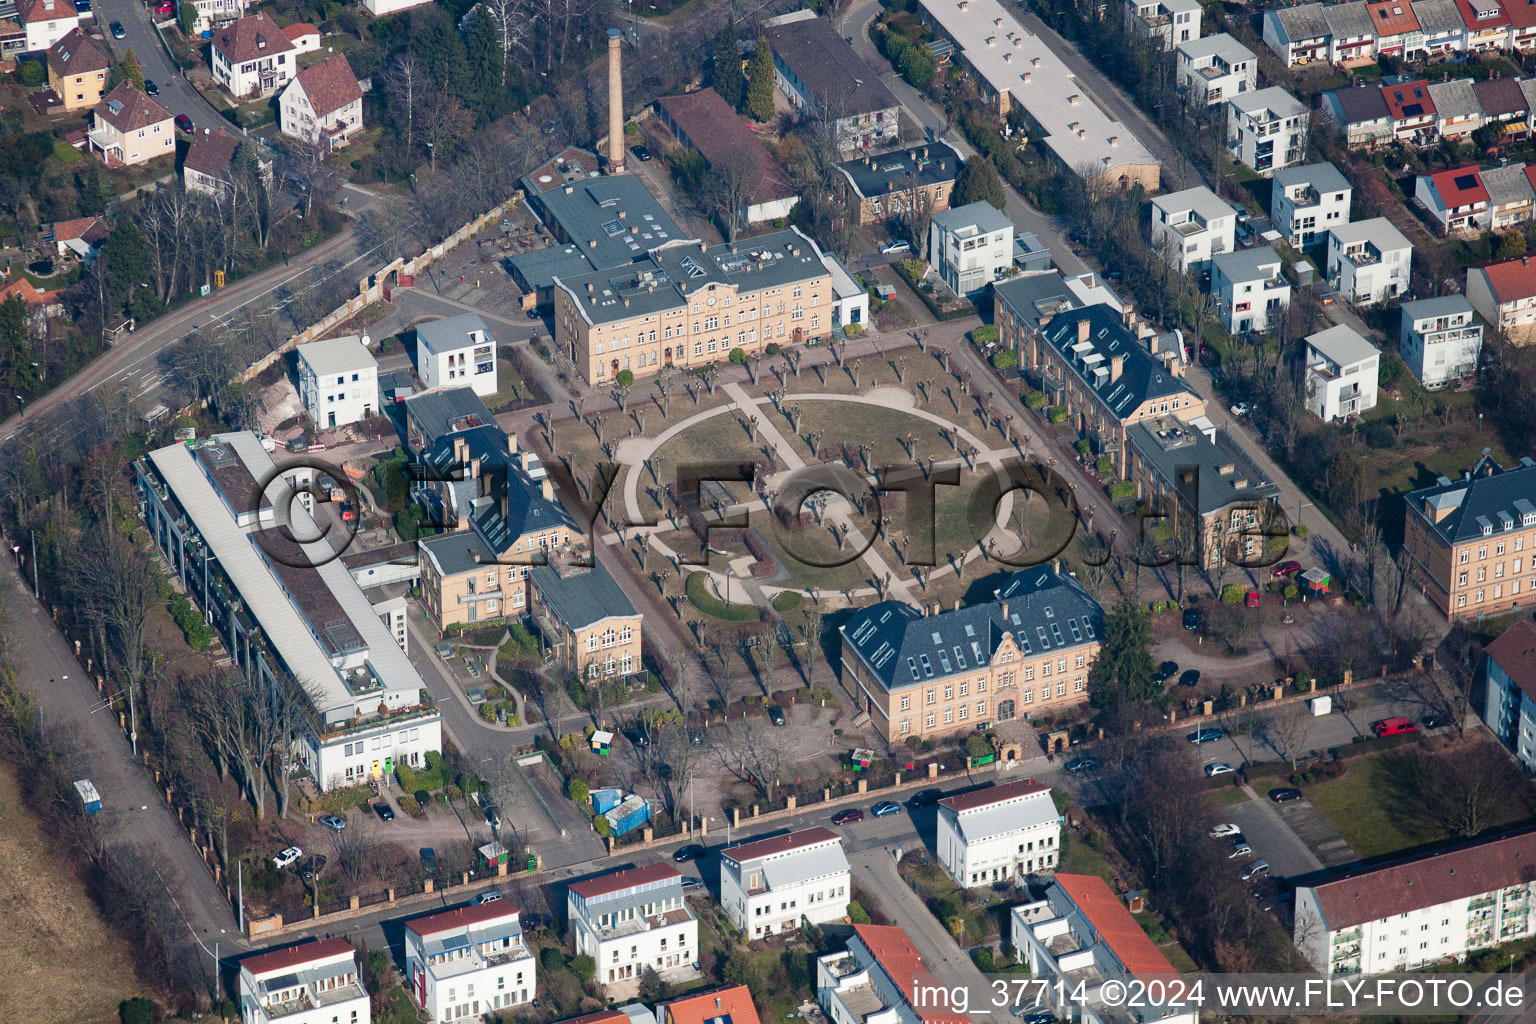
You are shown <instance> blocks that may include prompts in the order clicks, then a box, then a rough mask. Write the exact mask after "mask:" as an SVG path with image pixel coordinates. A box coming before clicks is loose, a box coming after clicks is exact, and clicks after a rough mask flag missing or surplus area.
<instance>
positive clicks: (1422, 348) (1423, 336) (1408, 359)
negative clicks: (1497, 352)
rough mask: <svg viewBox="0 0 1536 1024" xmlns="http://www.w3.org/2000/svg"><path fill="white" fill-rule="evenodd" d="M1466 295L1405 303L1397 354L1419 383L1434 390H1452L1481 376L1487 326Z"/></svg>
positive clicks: (1445, 296) (1443, 296) (1444, 296)
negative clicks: (1479, 366) (1464, 380)
mask: <svg viewBox="0 0 1536 1024" xmlns="http://www.w3.org/2000/svg"><path fill="white" fill-rule="evenodd" d="M1476 313H1477V311H1476V310H1474V309H1473V308H1472V303H1470V302H1468V301H1467V297H1466V296H1465V295H1442V296H1440V297H1438V298H1434V299H1419V300H1418V301H1417V302H1405V303H1403V323H1402V328H1401V333H1400V334H1399V337H1398V344H1397V350H1398V353H1399V354H1400V355H1402V357H1403V362H1405V363H1407V364H1408V369H1410V370H1412V371H1413V375H1414V376H1415V377H1418V378H1419V383H1421V384H1423V385H1424V386H1425V387H1426V388H1430V389H1431V390H1433V389H1435V388H1443V387H1449V386H1450V385H1452V384H1454V383H1456V381H1458V380H1460V379H1461V378H1462V377H1465V376H1467V375H1469V374H1473V373H1476V372H1477V359H1478V356H1479V355H1480V354H1481V353H1482V351H1483V325H1482V324H1481V323H1479V322H1478V321H1477V319H1476Z"/></svg>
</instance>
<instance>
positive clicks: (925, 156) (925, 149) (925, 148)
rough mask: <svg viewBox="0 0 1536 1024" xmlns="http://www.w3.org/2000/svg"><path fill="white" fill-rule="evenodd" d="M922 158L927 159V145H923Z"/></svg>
mask: <svg viewBox="0 0 1536 1024" xmlns="http://www.w3.org/2000/svg"><path fill="white" fill-rule="evenodd" d="M923 159H924V160H927V159H928V147H927V146H924V147H923Z"/></svg>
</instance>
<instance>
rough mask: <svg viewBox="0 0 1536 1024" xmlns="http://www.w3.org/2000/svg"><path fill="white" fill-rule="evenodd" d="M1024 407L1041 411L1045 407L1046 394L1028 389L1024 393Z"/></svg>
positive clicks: (1033, 410)
mask: <svg viewBox="0 0 1536 1024" xmlns="http://www.w3.org/2000/svg"><path fill="white" fill-rule="evenodd" d="M1023 399H1024V408H1026V409H1029V410H1030V411H1032V412H1039V411H1040V410H1041V409H1044V408H1045V395H1044V394H1043V393H1042V392H1039V391H1026V392H1024V394H1023Z"/></svg>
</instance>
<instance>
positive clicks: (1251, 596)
mask: <svg viewBox="0 0 1536 1024" xmlns="http://www.w3.org/2000/svg"><path fill="white" fill-rule="evenodd" d="M1243 606H1244V607H1247V608H1257V607H1258V606H1259V592H1258V591H1257V590H1250V591H1248V592H1247V593H1246V594H1244V595H1243Z"/></svg>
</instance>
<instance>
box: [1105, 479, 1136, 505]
mask: <svg viewBox="0 0 1536 1024" xmlns="http://www.w3.org/2000/svg"><path fill="white" fill-rule="evenodd" d="M1135 493H1136V485H1135V484H1133V483H1131V482H1130V481H1129V480H1116V481H1115V482H1114V483H1112V484H1110V485H1109V497H1110V500H1112V501H1124V500H1125V499H1126V498H1129V497H1130V496H1131V495H1133V494H1135Z"/></svg>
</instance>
